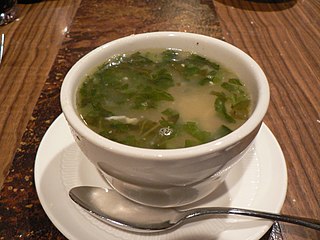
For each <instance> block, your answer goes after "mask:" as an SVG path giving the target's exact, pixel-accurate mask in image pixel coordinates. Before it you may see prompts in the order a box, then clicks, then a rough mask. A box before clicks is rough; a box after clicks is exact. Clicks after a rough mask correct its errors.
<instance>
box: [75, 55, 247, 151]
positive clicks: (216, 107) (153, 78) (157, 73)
mask: <svg viewBox="0 0 320 240" xmlns="http://www.w3.org/2000/svg"><path fill="white" fill-rule="evenodd" d="M76 102H77V110H78V112H79V115H80V117H81V119H82V120H83V121H84V123H85V124H86V125H87V126H88V127H89V128H91V129H92V130H93V131H95V132H97V133H98V134H100V135H101V136H104V137H106V138H108V139H110V140H113V141H116V142H119V143H122V144H126V145H130V146H135V147H141V148H151V149H174V148H184V147H191V146H195V145H199V144H203V143H207V142H210V141H212V140H215V139H218V138H220V137H223V136H225V135H227V134H229V133H230V132H232V131H234V130H235V129H236V128H238V127H239V126H240V125H242V124H243V123H244V122H245V121H246V120H247V119H248V117H249V115H250V106H251V102H250V96H249V94H248V92H247V90H246V88H245V85H244V84H243V83H242V82H241V81H240V80H239V79H238V78H237V76H236V75H234V74H233V73H232V72H230V71H228V70H227V69H225V68H224V67H223V66H220V65H219V64H217V63H215V62H212V61H210V60H208V59H206V58H204V57H202V56H199V55H197V54H195V53H190V52H186V51H182V50H179V49H152V50H144V51H139V52H135V53H132V54H123V55H119V56H114V57H112V58H111V59H109V60H107V61H106V62H105V63H103V64H102V65H100V66H99V67H98V68H97V69H95V71H93V73H91V74H89V75H88V76H86V77H85V79H84V80H83V82H82V83H81V85H80V87H79V89H78V91H77V96H76Z"/></svg>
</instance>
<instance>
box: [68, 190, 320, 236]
mask: <svg viewBox="0 0 320 240" xmlns="http://www.w3.org/2000/svg"><path fill="white" fill-rule="evenodd" d="M69 196H70V197H71V199H72V200H73V201H74V202H75V203H77V204H78V205H80V206H81V207H82V208H84V209H85V210H86V211H87V212H88V213H90V214H91V215H92V216H94V217H95V218H97V219H99V220H101V221H103V222H105V223H107V224H111V225H113V226H115V227H118V228H121V229H124V230H128V231H132V232H147V233H150V232H160V231H165V230H170V229H172V228H175V227H178V226H179V225H181V224H183V223H185V222H186V221H187V220H189V219H200V218H199V217H200V216H204V215H212V216H215V215H226V214H233V215H244V216H250V217H256V218H264V219H269V220H276V221H282V222H287V223H292V224H297V225H301V226H305V227H308V228H313V229H316V230H320V221H319V220H315V219H308V218H301V217H296V216H288V215H280V214H275V213H269V212H262V211H255V210H249V209H240V208H230V207H207V208H193V209H189V210H184V211H181V210H177V209H175V208H156V207H150V206H145V205H141V204H139V203H136V202H133V201H131V200H128V199H127V198H125V197H123V196H121V195H120V194H118V193H117V192H116V191H114V190H111V189H106V188H101V187H91V186H79V187H75V188H72V189H71V190H70V192H69Z"/></svg>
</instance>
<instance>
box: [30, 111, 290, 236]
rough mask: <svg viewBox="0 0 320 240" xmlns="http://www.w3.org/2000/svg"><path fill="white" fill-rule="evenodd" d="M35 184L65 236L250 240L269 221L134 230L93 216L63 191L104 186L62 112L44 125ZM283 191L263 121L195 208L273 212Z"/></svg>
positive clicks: (279, 157)
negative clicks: (152, 231)
mask: <svg viewBox="0 0 320 240" xmlns="http://www.w3.org/2000/svg"><path fill="white" fill-rule="evenodd" d="M35 184H36V189H37V193H38V196H39V199H40V202H41V204H42V206H43V208H44V210H45V212H46V214H47V215H48V217H49V218H50V220H51V221H52V222H53V224H54V225H55V226H56V227H57V228H58V229H59V230H60V231H61V232H62V234H64V235H65V236H66V237H67V238H69V239H84V240H87V239H90V240H95V239H97V240H98V239H99V240H100V239H109V240H113V239H125V240H145V239H151V240H169V239H170V240H173V239H176V240H181V239H203V240H207V239H215V240H222V239H223V240H226V239H230V240H231V239H232V240H233V239H238V240H241V239H243V240H244V239H245V240H249V239H250V240H253V239H259V238H260V237H262V236H263V234H264V233H265V232H266V231H267V230H268V229H269V228H270V226H271V224H272V222H270V221H266V220H260V219H254V218H249V217H239V216H238V217H237V216H224V217H217V218H211V219H205V220H202V221H198V222H192V223H188V224H185V225H183V226H181V227H180V228H178V229H176V230H174V231H170V232H164V233H157V234H136V233H131V232H127V231H123V230H120V229H117V228H114V227H112V226H109V225H107V224H104V223H102V222H100V221H99V220H96V219H95V218H93V217H91V216H90V215H88V214H87V213H86V212H84V210H82V209H81V208H80V207H78V206H77V205H76V204H74V203H73V202H72V200H71V199H70V198H69V196H68V191H69V190H70V189H71V188H72V187H73V186H78V185H94V186H104V187H108V185H107V183H106V182H105V181H104V180H103V179H102V178H101V176H100V175H99V173H98V171H97V170H96V168H95V167H94V166H93V165H92V164H91V163H90V162H89V161H88V160H87V159H86V157H85V156H84V155H83V154H82V153H81V152H80V150H79V149H78V147H77V145H76V143H75V142H74V140H73V137H72V135H71V133H70V131H69V128H68V125H67V123H66V120H65V118H64V117H63V116H62V115H60V116H59V117H58V118H57V119H56V120H55V121H54V123H53V124H52V125H51V126H50V128H49V129H48V131H47V133H46V134H45V136H44V137H43V139H42V141H41V144H40V146H39V150H38V152H37V156H36V161H35ZM286 190H287V171H286V164H285V159H284V157H283V154H282V151H281V149H280V147H279V145H278V143H277V141H276V139H275V138H274V136H273V134H272V133H271V132H270V130H269V129H268V128H267V126H266V125H264V124H263V125H262V128H261V130H260V132H259V134H258V136H257V138H256V140H255V143H254V145H253V147H252V149H251V150H250V151H249V153H248V154H247V155H246V157H245V158H244V160H243V161H241V162H240V163H239V164H237V165H236V166H235V167H234V169H232V171H231V172H230V174H229V175H228V177H227V179H226V181H225V182H224V183H223V184H222V186H220V187H219V188H218V189H217V190H216V191H215V192H214V193H213V194H211V195H210V196H209V197H207V198H206V199H204V200H202V201H201V202H199V203H197V206H233V207H243V208H252V209H258V210H264V211H270V212H275V213H278V212H279V211H280V209H281V207H282V204H283V202H284V199H285V195H286ZM137 217H141V216H137Z"/></svg>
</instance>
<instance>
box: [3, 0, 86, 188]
mask: <svg viewBox="0 0 320 240" xmlns="http://www.w3.org/2000/svg"><path fill="white" fill-rule="evenodd" d="M79 3H80V1H79V0H75V1H68V0H59V1H44V2H40V3H37V4H19V5H18V19H17V20H16V21H15V22H13V23H10V24H8V25H6V26H0V33H4V34H5V50H4V51H5V52H4V58H3V62H2V64H1V66H0V153H1V154H0V186H1V185H2V182H3V179H4V176H5V175H6V174H7V172H8V170H9V166H10V163H11V161H12V159H13V156H14V153H15V151H16V149H17V147H18V146H19V144H20V140H21V137H22V134H23V132H24V131H25V128H26V126H27V123H28V121H29V120H30V117H31V113H32V111H33V108H34V106H35V104H36V102H37V99H38V97H39V95H40V92H41V89H42V87H43V84H44V83H45V80H46V78H47V77H48V73H49V71H50V69H51V66H52V64H53V62H54V60H55V57H56V55H57V52H58V50H59V48H60V46H61V43H62V40H63V38H64V36H65V34H66V31H67V28H66V27H68V26H69V24H70V22H71V20H72V18H73V16H74V14H75V11H76V9H77V7H78V5H79Z"/></svg>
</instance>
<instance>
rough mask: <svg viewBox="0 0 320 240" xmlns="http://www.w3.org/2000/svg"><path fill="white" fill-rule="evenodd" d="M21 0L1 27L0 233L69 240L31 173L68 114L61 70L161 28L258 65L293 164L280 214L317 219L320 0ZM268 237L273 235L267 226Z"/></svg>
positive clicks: (302, 233) (292, 235) (290, 234)
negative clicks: (111, 44) (200, 38)
mask: <svg viewBox="0 0 320 240" xmlns="http://www.w3.org/2000/svg"><path fill="white" fill-rule="evenodd" d="M18 7H19V10H20V11H19V19H18V20H17V21H15V22H13V23H10V24H8V25H6V26H1V27H0V33H4V34H5V36H6V41H5V55H4V59H3V62H2V64H1V66H0V152H1V154H0V186H1V185H2V190H1V192H0V239H64V237H63V236H62V234H61V233H60V232H59V231H58V230H57V229H56V228H55V227H54V226H53V225H52V224H51V222H50V221H49V220H48V218H47V216H46V215H45V213H44V212H43V210H42V208H41V205H40V203H39V200H38V198H37V195H36V191H35V188H34V177H33V174H34V172H33V165H34V159H35V156H36V151H37V148H38V146H39V143H40V141H41V139H42V137H43V135H44V133H45V132H46V130H47V129H48V127H49V126H50V124H51V123H52V122H53V121H54V119H55V118H56V117H57V116H58V115H59V114H60V113H61V109H60V104H59V91H60V86H61V82H62V81H63V77H64V76H65V74H66V73H67V71H68V69H69V68H70V67H71V66H72V65H73V64H74V63H75V62H76V61H77V60H78V59H79V58H80V57H81V56H83V55H84V54H86V53H87V52H89V51H90V50H92V49H93V48H95V47H96V46H99V45H101V44H103V43H105V42H108V41H111V40H114V39H117V38H119V37H123V36H126V35H129V34H134V33H141V32H150V31H161V30H163V31H164V30H173V31H187V32H196V33H200V34H205V35H209V36H213V37H217V38H221V39H224V40H225V41H227V42H229V43H232V44H234V45H236V46H237V47H239V48H241V49H242V50H243V51H245V52H247V53H248V54H249V55H251V56H252V57H253V58H254V59H255V60H256V61H257V62H258V63H259V64H260V66H261V67H262V69H263V70H264V71H265V73H266V75H267V78H268V80H269V83H270V90H271V102H270V107H269V110H268V113H267V115H266V117H265V123H266V124H267V126H268V127H269V128H270V129H271V130H272V132H273V134H274V135H275V137H276V138H277V140H278V142H279V143H280V146H281V148H282V150H283V153H284V156H285V158H286V164H287V170H288V192H287V197H286V201H285V203H284V206H283V208H282V213H285V214H293V215H304V216H307V217H310V218H318V219H319V218H320V191H319V189H320V162H319V161H320V159H319V158H320V147H319V143H320V100H319V97H320V67H319V66H320V57H319V56H320V44H319V39H320V2H319V1H317V0H310V1H304V0H292V1H289V0H287V1H286V0H283V1H269V3H268V1H245V0H243V1H238V0H234V1H233V0H217V1H209V0H201V1H200V0H178V1H167V0H160V1H147V0H145V1H129V0H127V1H125V0H121V1H119V0H110V1H98V0H72V1H71V0H59V1H42V2H39V3H35V4H20V5H19V6H18ZM270 178H272V176H270ZM270 197H272V196H270ZM280 227H281V231H282V233H281V236H282V237H283V239H290V240H291V239H320V233H319V232H316V231H314V230H310V229H305V228H301V227H297V226H293V225H288V224H280ZM263 239H272V238H270V232H268V233H267V234H266V235H265V236H264V237H263Z"/></svg>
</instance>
